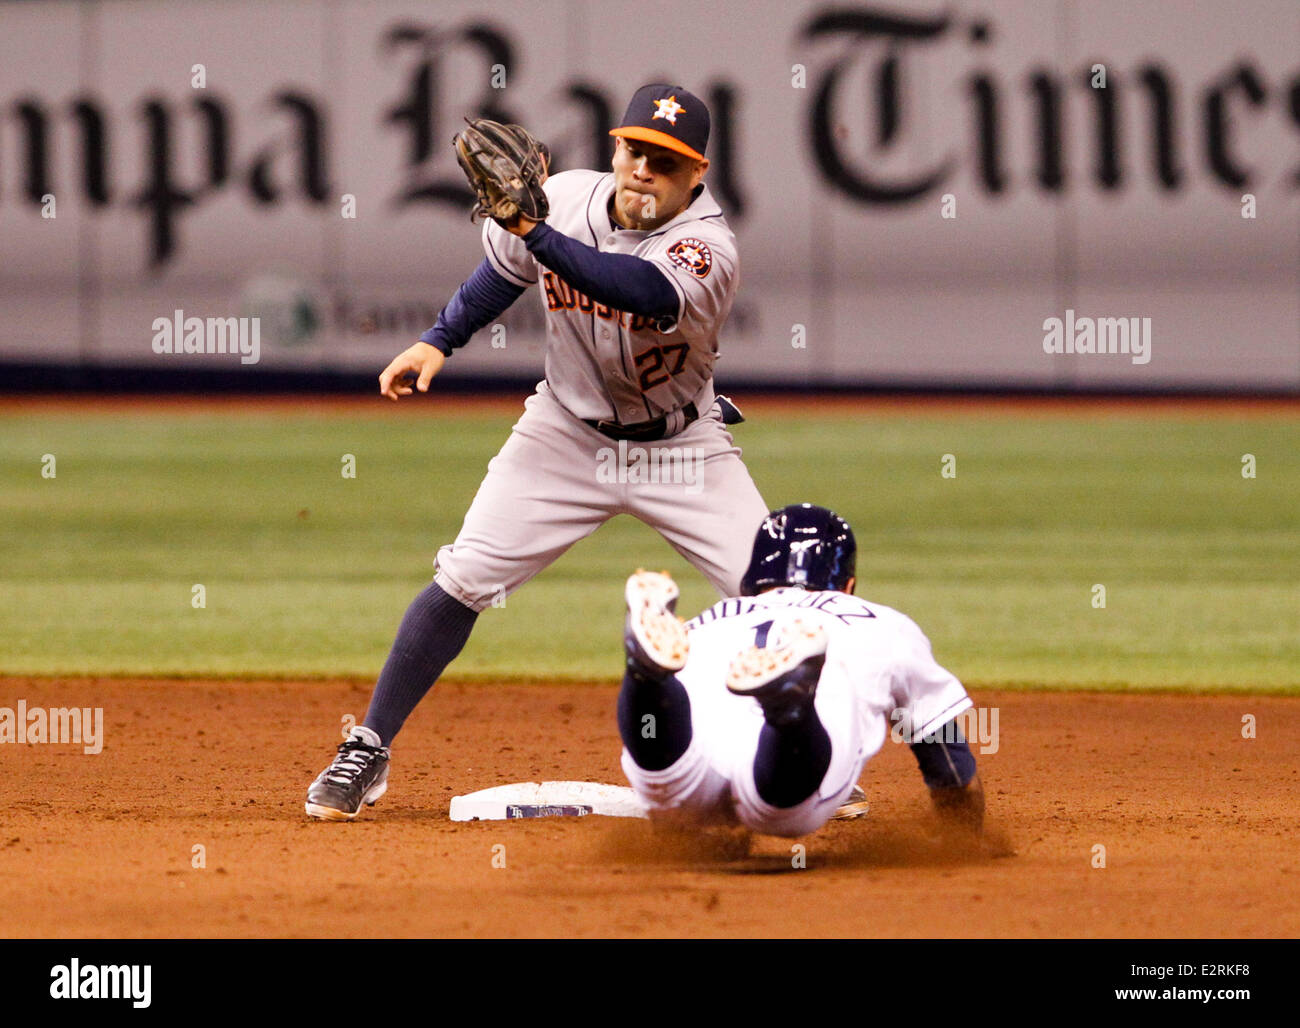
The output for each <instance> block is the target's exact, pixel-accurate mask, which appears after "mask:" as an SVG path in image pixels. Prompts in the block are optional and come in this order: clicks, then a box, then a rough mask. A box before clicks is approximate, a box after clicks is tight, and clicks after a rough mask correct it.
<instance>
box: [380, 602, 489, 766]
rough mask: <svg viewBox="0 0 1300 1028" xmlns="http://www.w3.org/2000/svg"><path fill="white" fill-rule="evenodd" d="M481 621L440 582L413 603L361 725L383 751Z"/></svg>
mask: <svg viewBox="0 0 1300 1028" xmlns="http://www.w3.org/2000/svg"><path fill="white" fill-rule="evenodd" d="M477 618H478V612H477V611H475V610H472V609H471V608H469V607H467V606H465V604H463V603H461V602H460V600H458V599H456V598H454V597H453V596H451V595H450V594H449V593H447V592H445V591H444V590H443V589H442V587H441V586H439V585H438V584H437V583H436V582H434V583H433V584H431V585H430V586H429V587H428V588H427V589H425V590H424V591H423V592H421V593H420V595H419V596H417V597H416V598H415V599H414V600H412V601H411V605H410V606H409V607H407V608H406V614H405V616H403V618H402V623H401V625H400V626H399V627H398V629H397V638H396V639H395V640H394V641H393V648H392V649H391V650H390V651H389V653H388V660H386V661H385V662H384V669H383V670H382V671H381V672H379V681H378V682H377V683H376V684H375V691H374V693H373V694H372V695H371V697H370V709H369V710H368V711H366V719H365V721H364V722H362V723H363V724H364V725H365V726H366V727H367V728H373V729H374V730H375V731H376V732H378V733H379V738H380V739H382V740H383V741H384V745H385V746H387V745H389V743H391V742H392V741H393V736H395V735H396V734H397V733H398V732H399V731H401V728H402V725H403V724H404V723H405V722H406V719H407V718H408V717H410V715H411V711H413V710H414V709H415V707H416V705H417V704H418V703H419V702H420V701H421V700H422V699H424V696H425V693H427V692H428V691H429V690H430V689H431V688H433V683H434V682H436V681H437V680H438V676H439V675H441V674H442V672H443V669H444V668H446V666H447V665H448V664H450V663H451V662H452V661H453V660H455V659H456V655H457V654H459V653H460V651H461V650H462V649H464V648H465V642H466V640H467V639H469V633H470V630H471V629H472V628H473V627H474V622H475V620H476V619H477Z"/></svg>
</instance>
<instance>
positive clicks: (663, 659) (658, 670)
mask: <svg viewBox="0 0 1300 1028" xmlns="http://www.w3.org/2000/svg"><path fill="white" fill-rule="evenodd" d="M679 595H680V590H678V588H677V583H676V582H674V581H673V580H672V578H671V577H670V576H669V575H668V573H667V572H666V571H665V572H662V573H661V572H657V571H643V570H640V569H638V570H637V572H636V574H634V575H632V576H631V577H630V578H629V579H628V580H627V588H626V590H625V591H624V596H625V598H626V600H627V619H626V621H625V622H624V625H623V647H624V649H625V650H626V651H627V660H628V663H629V664H630V665H633V666H635V667H637V668H639V669H640V670H642V671H645V672H648V673H650V674H654V675H664V674H670V673H671V672H674V671H680V670H681V669H682V668H684V667H685V666H686V658H687V657H688V656H690V652H691V644H690V635H689V633H688V632H687V631H686V626H685V625H684V624H682V620H681V618H679V617H678V616H677V615H676V614H675V613H674V611H675V610H676V608H677V597H678V596H679Z"/></svg>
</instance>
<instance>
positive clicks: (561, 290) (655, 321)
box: [542, 271, 672, 332]
mask: <svg viewBox="0 0 1300 1028" xmlns="http://www.w3.org/2000/svg"><path fill="white" fill-rule="evenodd" d="M542 289H543V290H544V291H545V293H546V309H547V310H548V311H572V310H578V311H581V312H582V313H583V314H595V315H596V317H598V318H603V319H604V320H605V321H617V322H618V323H619V324H620V325H622V326H623V327H624V328H626V329H628V330H629V331H632V332H663V331H665V330H664V328H663V327H661V325H662V323H663V321H662V319H660V318H652V317H650V316H649V315H646V314H628V312H627V311H620V310H618V309H617V308H614V307H609V306H606V305H605V304H603V303H597V302H596V301H595V300H593V299H592V298H591V297H590V296H588V295H587V294H586V293H583V292H579V291H578V290H577V289H574V288H573V286H571V285H569V283H568V282H566V281H564V279H562V278H560V276H559V275H557V274H555V273H554V272H552V271H544V272H542ZM671 320H672V319H671V318H670V319H668V321H669V322H671ZM667 331H670V332H671V331H672V329H671V328H668V329H667Z"/></svg>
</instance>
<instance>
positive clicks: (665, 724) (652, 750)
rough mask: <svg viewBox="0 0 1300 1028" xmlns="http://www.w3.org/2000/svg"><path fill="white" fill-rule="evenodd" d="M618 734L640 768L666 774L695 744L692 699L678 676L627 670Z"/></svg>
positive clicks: (619, 712) (621, 691)
mask: <svg viewBox="0 0 1300 1028" xmlns="http://www.w3.org/2000/svg"><path fill="white" fill-rule="evenodd" d="M618 734H619V735H621V736H622V737H623V745H624V746H626V747H627V751H628V753H630V754H632V759H633V760H635V761H636V763H637V767H641V768H645V770H647V771H662V770H663V769H664V768H666V767H671V766H672V765H673V764H675V763H676V762H677V761H678V760H680V759H681V756H682V754H683V753H685V752H686V747H688V746H689V745H690V744H691V700H690V697H688V696H687V695H686V688H685V687H684V686H683V685H682V683H681V682H679V681H678V680H677V676H676V675H668V676H667V677H665V678H659V677H652V676H650V675H647V674H644V673H642V672H640V671H636V670H633V669H632V668H630V667H629V668H628V669H627V670H626V671H624V672H623V688H622V689H620V690H619V692H618Z"/></svg>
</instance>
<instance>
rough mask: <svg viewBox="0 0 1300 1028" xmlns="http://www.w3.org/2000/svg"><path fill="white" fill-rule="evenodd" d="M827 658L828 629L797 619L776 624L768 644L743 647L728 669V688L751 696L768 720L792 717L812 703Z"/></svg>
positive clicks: (774, 721) (778, 720) (779, 720)
mask: <svg viewBox="0 0 1300 1028" xmlns="http://www.w3.org/2000/svg"><path fill="white" fill-rule="evenodd" d="M825 662H826V632H825V631H824V630H823V629H822V628H821V626H820V625H817V624H815V623H813V622H811V621H804V620H801V619H798V618H796V619H794V620H792V621H789V622H786V623H785V624H784V625H780V626H778V627H776V628H774V629H773V630H772V631H771V632H770V633H769V635H768V639H767V645H766V646H750V647H748V648H746V649H744V650H741V652H740V653H738V654H737V655H736V656H735V657H734V658H733V659H732V661H731V666H730V667H729V668H728V669H727V690H728V691H729V692H732V693H734V694H735V695H737V696H751V697H753V698H754V699H755V700H757V701H758V703H759V705H760V706H761V707H762V708H763V713H764V716H766V717H767V719H768V721H770V722H772V723H776V724H779V723H781V722H782V721H785V720H791V719H793V718H795V717H797V716H798V715H799V713H800V712H801V711H802V710H804V709H806V708H807V707H808V706H809V705H811V703H812V700H813V697H814V695H815V694H816V692H817V680H818V679H819V678H820V677H821V673H822V666H823V665H824V664H825Z"/></svg>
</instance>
